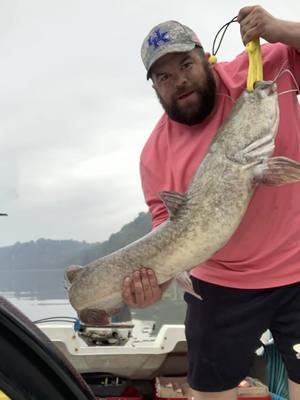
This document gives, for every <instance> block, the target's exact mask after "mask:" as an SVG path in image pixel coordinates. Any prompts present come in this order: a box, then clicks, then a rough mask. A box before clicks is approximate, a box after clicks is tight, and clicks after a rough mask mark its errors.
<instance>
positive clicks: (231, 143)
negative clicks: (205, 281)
mask: <svg viewBox="0 0 300 400" xmlns="http://www.w3.org/2000/svg"><path fill="white" fill-rule="evenodd" d="M278 122H279V108H278V95H277V89H276V84H275V83H274V82H269V81H259V82H257V83H256V85H255V88H254V90H253V91H252V92H250V93H248V92H244V93H242V95H241V96H240V98H239V99H238V101H237V102H236V104H235V105H234V107H233V109H232V112H231V113H230V115H229V117H228V118H227V120H226V121H225V122H224V124H223V125H222V126H221V127H220V128H219V130H218V131H217V133H216V135H215V138H214V140H213V141H212V143H211V145H210V147H209V149H208V152H207V154H206V156H205V158H204V159H203V161H202V162H201V164H200V165H199V167H198V169H197V170H196V173H195V175H194V177H193V180H192V182H191V184H190V186H189V188H188V190H187V192H186V193H175V192H162V193H160V196H161V198H162V200H163V201H164V203H165V205H166V207H167V209H168V212H169V219H168V220H167V221H166V222H164V223H162V224H161V225H160V226H159V227H157V228H156V229H155V230H153V231H152V232H150V233H149V234H147V235H145V236H144V237H142V238H141V239H139V240H137V241H135V242H133V243H131V244H129V245H128V246H126V247H123V248H122V249H120V250H118V251H116V252H114V253H112V254H110V255H107V256H105V257H102V258H99V259H97V260H96V261H94V262H91V263H90V264H88V265H87V266H85V267H83V268H80V267H78V268H76V267H75V268H74V267H69V268H68V269H67V270H66V278H67V281H68V285H69V287H68V289H69V299H70V303H71V304H72V306H73V307H74V308H75V309H76V311H77V313H78V315H79V318H80V319H81V320H82V321H83V322H87V323H95V322H97V323H100V324H101V323H107V322H108V316H110V315H112V314H114V313H115V312H117V311H118V309H120V307H121V306H122V296H121V288H122V283H123V279H124V278H125V277H126V276H128V275H130V274H131V273H132V272H133V271H135V270H137V269H139V268H142V267H145V268H151V269H153V270H154V271H155V274H156V276H157V279H158V282H159V283H163V282H165V281H167V280H169V279H170V278H173V277H175V276H176V275H177V274H179V273H181V272H183V271H188V270H190V269H191V268H192V267H194V266H196V265H198V264H200V263H202V262H204V261H205V260H207V259H208V258H210V257H211V256H212V255H213V254H214V253H215V252H216V251H218V250H219V249H220V248H221V247H222V246H223V245H224V244H225V243H226V242H227V241H228V240H229V239H230V237H231V236H232V234H233V233H234V232H235V230H236V229H237V227H238V225H239V224H240V221H241V219H242V217H243V215H244V213H245V211H246V209H247V207H248V204H249V201H250V200H251V197H252V195H253V193H254V190H255V187H256V186H257V184H259V183H263V184H267V185H282V184H285V183H289V182H295V181H298V180H300V164H298V163H296V162H295V161H292V160H289V159H287V158H285V157H272V156H271V155H272V152H273V150H274V146H275V145H274V142H275V136H276V133H277V128H278Z"/></svg>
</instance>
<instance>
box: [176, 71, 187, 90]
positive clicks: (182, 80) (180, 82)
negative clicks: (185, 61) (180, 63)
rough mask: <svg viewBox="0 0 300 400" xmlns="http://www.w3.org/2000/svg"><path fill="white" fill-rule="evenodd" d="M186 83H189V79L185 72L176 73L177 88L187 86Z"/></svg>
mask: <svg viewBox="0 0 300 400" xmlns="http://www.w3.org/2000/svg"><path fill="white" fill-rule="evenodd" d="M186 83H187V79H186V76H185V74H183V73H178V74H176V75H175V85H176V88H180V87H182V86H185V85H186Z"/></svg>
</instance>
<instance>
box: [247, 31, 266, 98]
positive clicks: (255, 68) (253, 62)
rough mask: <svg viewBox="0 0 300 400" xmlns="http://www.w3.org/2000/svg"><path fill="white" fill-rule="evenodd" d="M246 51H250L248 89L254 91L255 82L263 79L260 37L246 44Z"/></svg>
mask: <svg viewBox="0 0 300 400" xmlns="http://www.w3.org/2000/svg"><path fill="white" fill-rule="evenodd" d="M246 52H247V53H248V57H249V67H248V76H247V90H248V92H252V91H253V85H254V82H255V81H261V80H262V79H263V63H262V56H261V49H260V43H259V38H258V39H254V40H251V41H250V42H249V43H247V44H246Z"/></svg>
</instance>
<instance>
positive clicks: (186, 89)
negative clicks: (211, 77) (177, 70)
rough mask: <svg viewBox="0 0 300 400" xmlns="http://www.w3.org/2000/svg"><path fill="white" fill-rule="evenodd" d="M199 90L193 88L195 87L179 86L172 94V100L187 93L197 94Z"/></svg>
mask: <svg viewBox="0 0 300 400" xmlns="http://www.w3.org/2000/svg"><path fill="white" fill-rule="evenodd" d="M199 89H200V88H198V87H197V88H195V87H192V86H191V87H189V86H186V85H184V86H180V87H178V88H177V89H176V91H175V93H174V96H173V97H174V98H176V99H177V98H178V97H180V96H182V95H183V94H185V93H189V92H198V91H199Z"/></svg>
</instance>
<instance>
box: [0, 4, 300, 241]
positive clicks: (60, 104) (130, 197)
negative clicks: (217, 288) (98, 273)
mask: <svg viewBox="0 0 300 400" xmlns="http://www.w3.org/2000/svg"><path fill="white" fill-rule="evenodd" d="M243 3H244V2H243V1H230V2H227V3H220V2H212V3H210V4H207V3H203V2H200V3H199V2H198V1H196V0H193V1H190V2H189V3H188V6H187V5H185V6H183V4H182V2H179V1H178V0H174V1H173V2H162V1H157V0H153V1H151V2H149V1H146V0H139V1H137V0H134V1H130V2H126V7H125V5H124V2H123V1H121V0H112V1H110V2H103V1H98V0H87V1H84V0H59V1H58V0H53V1H43V2H41V1H39V0H27V1H26V2H21V1H18V0H4V1H2V2H1V15H0V54H1V63H0V89H1V90H0V140H1V146H0V167H1V180H0V211H1V212H2V211H3V212H8V213H9V217H8V218H2V219H1V221H0V222H1V228H2V229H1V230H0V246H4V245H8V244H12V243H14V242H16V241H28V240H36V239H38V238H39V237H46V238H53V239H69V238H74V239H78V240H87V241H102V240H105V239H106V238H107V237H108V236H109V234H111V233H112V232H114V231H117V230H118V229H120V228H121V227H122V225H124V224H125V223H127V222H129V221H130V220H132V219H133V218H134V217H135V216H136V215H137V213H138V212H140V211H142V210H146V206H145V204H144V199H143V195H142V192H141V187H140V179H139V170H138V167H139V154H140V151H141V149H142V147H143V145H144V143H145V141H146V139H147V137H148V135H149V134H150V132H151V130H152V129H153V127H154V125H155V124H156V122H157V120H158V118H159V116H160V114H161V108H160V105H159V104H158V102H157V100H156V97H155V96H154V95H153V91H152V88H151V84H150V82H146V80H145V70H144V67H143V65H142V62H141V60H140V45H141V42H142V40H143V38H144V37H145V35H146V34H147V33H148V32H149V30H150V29H151V28H152V26H153V25H155V24H157V23H159V22H161V21H163V20H167V19H177V20H180V21H182V22H183V23H185V24H187V25H189V26H191V27H192V28H194V29H195V30H197V32H198V33H199V36H200V38H201V41H202V42H203V44H204V46H205V47H206V49H207V50H210V48H211V43H212V40H213V37H214V34H215V32H216V31H217V30H218V28H219V27H220V26H221V25H223V24H224V23H225V22H226V21H227V20H229V19H231V18H232V17H233V16H234V15H235V14H236V13H237V12H238V9H239V8H240V7H241V6H242V5H244V4H243ZM263 5H264V6H265V7H266V8H267V9H268V10H269V11H270V12H272V13H274V14H275V15H277V16H281V17H282V18H286V19H293V16H294V15H298V14H299V11H300V9H299V7H300V6H299V2H296V1H295V0H289V1H286V2H285V4H284V7H283V6H282V5H280V4H277V3H276V4H274V2H271V0H270V1H265V2H264V3H263ZM297 11H298V13H297ZM240 51H243V45H242V43H241V39H240V36H239V29H238V26H237V25H236V26H233V27H232V28H231V29H229V31H228V32H227V34H226V36H225V39H224V42H223V45H222V47H221V50H220V55H219V59H220V60H222V59H227V58H232V57H233V56H234V55H235V54H236V53H238V52H240Z"/></svg>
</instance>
